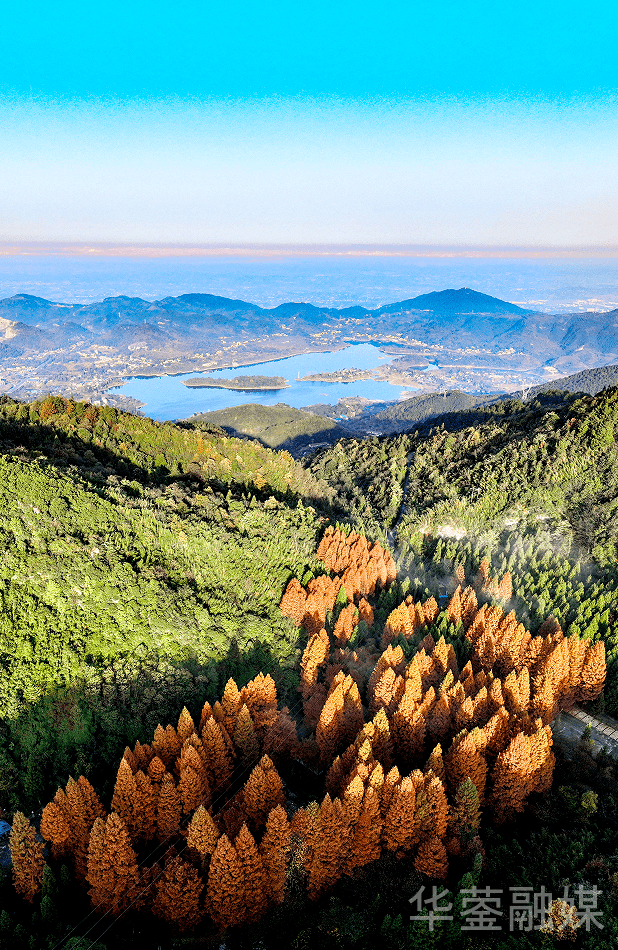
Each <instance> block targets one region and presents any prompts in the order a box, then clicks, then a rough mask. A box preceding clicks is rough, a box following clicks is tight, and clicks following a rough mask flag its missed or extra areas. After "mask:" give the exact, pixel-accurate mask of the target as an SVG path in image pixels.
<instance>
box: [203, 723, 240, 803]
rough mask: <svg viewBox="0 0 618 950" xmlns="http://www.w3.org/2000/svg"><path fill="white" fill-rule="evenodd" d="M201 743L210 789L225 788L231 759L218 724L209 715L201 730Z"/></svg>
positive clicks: (229, 775) (229, 773) (229, 772)
mask: <svg viewBox="0 0 618 950" xmlns="http://www.w3.org/2000/svg"><path fill="white" fill-rule="evenodd" d="M202 745H203V747H204V756H205V759H206V768H207V770H208V773H209V779H210V786H211V790H214V789H222V790H225V789H226V788H227V785H228V783H229V781H230V778H231V776H232V770H233V766H232V761H231V758H230V755H229V753H228V750H227V747H226V743H225V740H224V737H223V734H222V732H221V728H220V726H219V724H218V723H217V722H216V720H215V718H214V716H211V717H210V718H209V719H208V720H207V721H206V725H205V726H204V728H203V730H202Z"/></svg>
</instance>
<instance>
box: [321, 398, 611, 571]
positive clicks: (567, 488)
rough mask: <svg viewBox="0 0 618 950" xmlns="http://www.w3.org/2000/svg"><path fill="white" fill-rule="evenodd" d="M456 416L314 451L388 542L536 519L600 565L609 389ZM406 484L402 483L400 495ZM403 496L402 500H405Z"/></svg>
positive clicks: (607, 541)
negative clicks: (469, 420) (390, 533)
mask: <svg viewBox="0 0 618 950" xmlns="http://www.w3.org/2000/svg"><path fill="white" fill-rule="evenodd" d="M473 417H474V420H475V422H476V420H477V419H478V424H475V425H471V426H468V427H463V426H462V423H463V422H464V421H465V420H462V418H461V414H460V413H458V414H457V420H456V421H457V424H456V425H455V426H454V427H453V431H449V424H448V417H445V424H443V425H441V426H440V427H439V428H435V429H432V430H431V432H430V433H429V434H423V435H419V434H415V433H412V434H405V435H398V436H395V437H392V438H385V439H372V440H354V439H350V440H346V441H343V442H340V443H339V444H338V445H337V446H335V447H334V448H333V449H328V450H324V451H322V452H320V453H318V454H317V456H316V457H315V458H314V460H313V461H312V463H311V471H312V473H313V474H314V475H316V476H318V477H325V478H327V479H328V480H329V482H330V484H331V486H332V487H333V488H334V489H335V490H336V492H337V494H338V497H339V500H340V501H341V502H342V503H346V504H347V505H348V506H349V507H350V510H351V512H352V514H353V515H354V516H355V517H356V519H357V520H358V521H359V523H364V524H365V525H367V526H369V527H371V528H373V530H379V528H380V526H381V525H383V524H384V522H386V523H387V525H390V526H393V525H395V526H396V533H397V540H398V542H399V544H400V545H401V544H404V543H408V544H411V545H413V546H414V547H416V548H418V546H419V545H420V544H421V543H422V540H423V537H425V536H427V535H429V534H432V533H435V532H440V531H442V533H449V532H450V533H452V534H455V533H456V534H459V535H466V536H472V537H480V536H486V537H491V536H496V535H497V534H499V533H500V531H502V529H503V528H504V527H505V524H507V526H508V525H510V526H514V525H519V526H521V525H522V524H524V523H529V522H531V521H532V522H535V521H538V520H539V519H542V520H543V521H545V522H547V524H546V527H555V528H556V530H559V532H560V535H561V537H562V539H563V542H564V541H567V542H568V543H569V545H575V546H577V547H578V548H579V549H580V550H581V553H582V554H584V555H590V556H592V557H594V558H595V559H596V560H598V561H599V562H607V561H612V560H613V559H614V558H615V557H616V545H617V543H618V524H617V523H616V518H615V514H616V510H617V509H618V451H617V448H616V441H615V431H618V430H617V423H618V388H613V389H609V390H605V391H604V392H603V393H601V394H599V395H598V396H594V397H589V396H586V397H583V398H579V399H577V398H575V397H573V396H560V395H554V396H551V395H548V396H545V397H543V399H542V400H541V399H538V400H535V401H534V402H532V403H521V402H517V401H505V402H502V403H497V404H496V405H493V406H488V407H484V408H483V409H476V410H474V411H473ZM404 489H405V491H404ZM404 496H405V497H404Z"/></svg>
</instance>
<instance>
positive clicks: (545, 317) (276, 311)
mask: <svg viewBox="0 0 618 950" xmlns="http://www.w3.org/2000/svg"><path fill="white" fill-rule="evenodd" d="M0 333H1V334H2V336H1V338H0V340H1V342H0V380H1V382H0V389H1V390H2V391H3V392H6V393H9V394H10V395H12V396H15V397H17V398H28V399H31V398H36V397H38V396H40V395H43V394H46V393H48V392H51V393H59V394H62V395H65V396H73V397H80V398H88V399H90V400H92V401H95V402H110V403H115V404H116V405H121V406H122V405H124V406H125V407H127V408H136V406H137V402H136V401H135V400H132V399H130V398H128V397H123V396H122V395H120V396H119V395H117V394H114V395H106V393H107V391H108V390H109V389H110V388H111V387H114V386H118V385H121V384H122V382H123V381H124V380H125V379H127V378H128V377H131V376H140V375H141V376H162V375H166V374H180V373H189V372H195V371H203V370H215V369H218V368H222V367H234V366H238V367H239V368H240V367H243V366H249V365H251V364H254V363H258V362H264V361H268V360H275V359H280V358H283V357H287V356H292V355H296V354H300V353H307V352H325V351H332V350H336V349H339V348H342V347H344V346H347V345H349V344H350V343H361V342H363V343H368V342H373V343H377V344H379V345H380V348H381V349H382V350H383V352H385V353H387V354H389V355H390V356H391V361H390V362H389V363H388V364H387V365H381V366H379V365H378V363H377V361H376V369H375V377H376V378H379V379H383V380H386V381H388V382H391V383H393V384H397V385H400V386H406V387H407V386H410V387H411V388H414V390H415V391H416V392H420V393H429V392H436V391H444V390H447V389H455V388H458V389H461V390H464V391H465V392H468V393H483V392H485V393H487V392H512V391H516V390H521V389H526V388H528V387H530V386H533V385H538V384H542V383H547V382H551V381H552V380H554V379H555V380H557V379H559V378H560V377H562V376H566V375H568V374H571V373H575V372H578V371H581V370H584V369H588V368H591V367H595V366H599V365H602V364H606V363H610V362H616V361H618V310H612V311H610V312H605V313H601V312H588V313H585V314H584V313H581V312H579V313H566V314H559V315H551V314H547V313H539V312H535V311H533V310H526V309H524V308H522V307H519V306H517V305H515V304H512V303H508V302H505V301H502V300H500V299H498V298H496V297H492V296H489V295H487V294H482V293H478V292H477V291H474V290H470V289H467V288H461V289H459V290H444V291H440V292H434V293H429V294H422V295H421V296H417V297H414V298H412V299H409V300H403V301H399V302H396V303H392V304H388V305H384V306H381V307H379V308H377V309H373V310H370V309H367V308H365V307H360V306H356V307H346V308H342V309H336V308H327V307H315V306H313V305H312V304H309V303H285V304H281V305H280V306H277V307H274V308H272V309H265V308H262V307H259V306H257V305H255V304H252V303H248V302H246V301H242V300H232V299H229V298H227V297H217V296H213V295H210V294H198V293H192V294H182V295H180V296H177V297H165V298H163V299H162V300H156V301H147V300H142V299H141V298H132V297H126V296H118V297H110V298H106V299H105V300H103V301H101V302H99V303H93V304H70V303H56V302H51V301H48V300H45V299H43V298H40V297H34V296H31V295H28V294H18V295H16V296H13V297H10V298H6V299H4V300H2V301H0ZM394 398H395V397H394Z"/></svg>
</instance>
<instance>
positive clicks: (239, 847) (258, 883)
mask: <svg viewBox="0 0 618 950" xmlns="http://www.w3.org/2000/svg"><path fill="white" fill-rule="evenodd" d="M234 847H235V849H236V854H237V855H238V861H239V863H240V866H241V868H242V871H243V875H244V880H245V902H244V912H245V920H249V921H254V920H258V918H259V917H261V916H262V914H263V913H264V911H265V910H266V904H267V896H266V891H267V887H266V878H265V874H264V866H263V864H262V859H261V857H260V854H259V852H258V849H257V847H256V845H255V840H254V838H253V835H252V834H251V832H250V831H249V829H248V828H247V826H246V825H245V824H243V826H242V828H241V829H240V831H239V832H238V835H237V837H236V841H235V842H234Z"/></svg>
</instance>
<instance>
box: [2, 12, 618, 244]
mask: <svg viewBox="0 0 618 950" xmlns="http://www.w3.org/2000/svg"><path fill="white" fill-rule="evenodd" d="M3 33H4V43H3V51H2V57H1V58H0V122H1V130H0V134H1V135H2V143H3V145H2V149H1V150H0V202H1V206H2V208H3V213H2V219H1V223H0V240H5V241H14V240H17V241H28V240H31V241H36V240H40V241H48V240H49V241H54V240H57V241H62V240H66V241H78V240H83V241H92V242H95V241H115V242H146V243H148V242H159V243H174V242H177V243H198V244H199V243H204V244H207V243H234V244H239V243H240V244H243V243H262V242H264V243H280V244H288V243H300V244H302V243H305V242H309V243H320V244H326V243H371V244H375V243H387V244H389V243H393V244H450V245H453V244H454V245H485V246H487V245H489V246H491V245H494V246H495V245H502V246H504V245H519V246H542V245H552V246H560V247H582V246H597V247H608V246H617V245H618V185H617V182H618V158H617V155H618V148H617V146H618V56H616V48H617V40H618V5H617V4H616V3H615V2H602V0H593V2H590V3H588V4H581V3H577V4H576V3H573V2H562V3H557V2H547V0H546V2H542V0H540V2H539V0H537V2H534V3H533V2H528V0H524V2H519V3H503V4H496V3H495V2H492V3H490V2H482V0H471V2H469V3H462V2H423V3H418V2H392V0H391V2H388V0H387V2H382V3H375V2H374V3H363V2H356V3H350V2H336V0H331V2H330V3H325V2H311V3H307V2H301V3H298V2H297V3H282V2H269V3H265V4H264V3H257V2H253V3H249V2H236V3H234V4H223V3H217V4H215V3H210V2H203V0H202V2H182V0H180V2H176V3H174V4H171V3H169V2H156V0H153V2H148V3H145V2H141V0H135V2H130V0H129V2H127V0H125V2H124V3H118V2H115V0H111V2H105V3H101V2H98V0H97V2H94V3H91V4H90V5H87V4H83V3H76V2H62V0H61V2H58V3H55V4H49V3H45V4H43V3H40V2H31V3H29V4H27V5H25V4H12V5H11V6H10V7H7V8H6V9H4V10H3Z"/></svg>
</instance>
